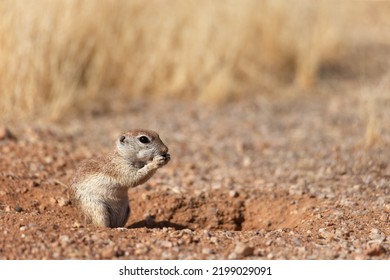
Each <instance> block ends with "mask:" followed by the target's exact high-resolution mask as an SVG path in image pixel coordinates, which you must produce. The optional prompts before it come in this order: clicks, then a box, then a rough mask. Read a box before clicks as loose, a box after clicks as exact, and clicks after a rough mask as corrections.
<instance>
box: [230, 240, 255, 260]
mask: <svg viewBox="0 0 390 280" xmlns="http://www.w3.org/2000/svg"><path fill="white" fill-rule="evenodd" d="M253 252H254V248H253V247H252V246H249V245H247V244H244V243H241V242H238V243H237V244H236V247H235V248H234V253H235V254H236V255H237V256H238V257H249V256H253Z"/></svg>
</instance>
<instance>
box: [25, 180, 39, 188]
mask: <svg viewBox="0 0 390 280" xmlns="http://www.w3.org/2000/svg"><path fill="white" fill-rule="evenodd" d="M27 185H28V187H29V188H36V187H39V185H40V183H39V182H38V181H30V182H28V184H27Z"/></svg>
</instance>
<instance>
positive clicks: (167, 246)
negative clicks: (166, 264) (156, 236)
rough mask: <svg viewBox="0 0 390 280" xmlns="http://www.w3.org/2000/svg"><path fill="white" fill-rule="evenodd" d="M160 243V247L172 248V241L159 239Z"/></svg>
mask: <svg viewBox="0 0 390 280" xmlns="http://www.w3.org/2000/svg"><path fill="white" fill-rule="evenodd" d="M160 244H161V246H162V247H165V248H172V246H173V244H172V242H170V241H166V240H163V241H161V243H160Z"/></svg>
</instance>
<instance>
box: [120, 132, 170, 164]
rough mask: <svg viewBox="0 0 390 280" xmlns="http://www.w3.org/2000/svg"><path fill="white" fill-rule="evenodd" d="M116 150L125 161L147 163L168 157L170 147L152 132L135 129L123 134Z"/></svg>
mask: <svg viewBox="0 0 390 280" xmlns="http://www.w3.org/2000/svg"><path fill="white" fill-rule="evenodd" d="M116 148H117V150H118V153H119V155H120V156H122V157H123V158H124V159H127V160H131V161H135V162H143V163H146V162H148V161H150V160H152V159H153V158H154V157H155V156H157V155H162V156H166V155H167V153H168V147H167V146H165V144H164V143H163V142H162V141H161V139H160V137H159V135H158V134H157V133H156V132H154V131H152V130H144V129H135V130H130V131H128V132H126V133H123V134H122V135H121V136H119V138H118V139H117V141H116Z"/></svg>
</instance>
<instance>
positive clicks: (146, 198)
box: [141, 193, 150, 200]
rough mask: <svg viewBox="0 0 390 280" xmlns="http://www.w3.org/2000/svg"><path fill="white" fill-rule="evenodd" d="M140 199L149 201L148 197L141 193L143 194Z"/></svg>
mask: <svg viewBox="0 0 390 280" xmlns="http://www.w3.org/2000/svg"><path fill="white" fill-rule="evenodd" d="M141 198H142V200H150V195H149V194H147V193H143V194H142V195H141Z"/></svg>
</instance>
